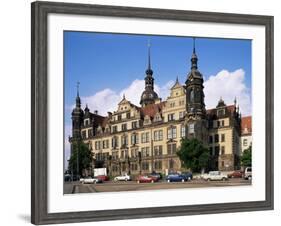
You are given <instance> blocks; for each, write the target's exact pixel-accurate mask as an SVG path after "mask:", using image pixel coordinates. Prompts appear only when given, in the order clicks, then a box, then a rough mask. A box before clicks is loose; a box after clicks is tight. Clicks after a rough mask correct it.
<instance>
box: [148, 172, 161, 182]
mask: <svg viewBox="0 0 281 226" xmlns="http://www.w3.org/2000/svg"><path fill="white" fill-rule="evenodd" d="M149 176H150V177H154V178H157V179H158V180H161V179H162V175H161V173H156V172H153V173H151V174H149Z"/></svg>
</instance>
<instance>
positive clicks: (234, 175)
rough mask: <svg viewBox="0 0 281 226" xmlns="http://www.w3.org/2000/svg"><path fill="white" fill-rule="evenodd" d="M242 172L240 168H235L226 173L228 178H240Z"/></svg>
mask: <svg viewBox="0 0 281 226" xmlns="http://www.w3.org/2000/svg"><path fill="white" fill-rule="evenodd" d="M243 175H244V173H243V172H242V171H240V170H235V171H233V172H231V173H229V174H227V177H228V178H242V177H243Z"/></svg>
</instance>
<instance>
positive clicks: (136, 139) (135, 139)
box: [131, 133, 139, 145]
mask: <svg viewBox="0 0 281 226" xmlns="http://www.w3.org/2000/svg"><path fill="white" fill-rule="evenodd" d="M138 143H139V136H138V134H136V133H133V134H132V135H131V144H132V145H134V144H138Z"/></svg>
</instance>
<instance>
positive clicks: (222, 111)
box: [217, 109, 225, 117]
mask: <svg viewBox="0 0 281 226" xmlns="http://www.w3.org/2000/svg"><path fill="white" fill-rule="evenodd" d="M217 114H218V116H219V117H221V116H223V115H224V114H225V109H219V110H218V111H217Z"/></svg>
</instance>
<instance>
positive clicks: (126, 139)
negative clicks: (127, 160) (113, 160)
mask: <svg viewBox="0 0 281 226" xmlns="http://www.w3.org/2000/svg"><path fill="white" fill-rule="evenodd" d="M121 145H122V146H127V145H128V136H127V135H124V136H122V137H121Z"/></svg>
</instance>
